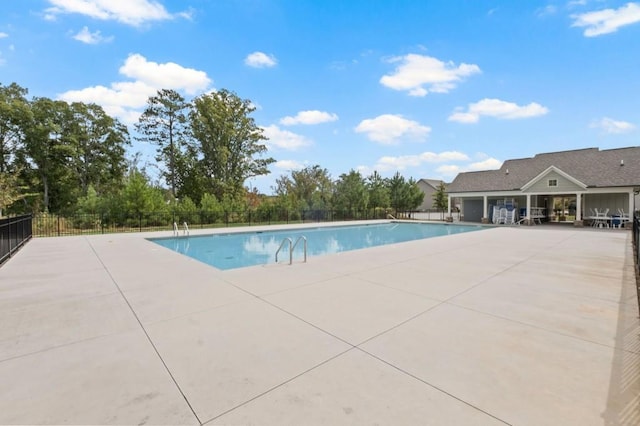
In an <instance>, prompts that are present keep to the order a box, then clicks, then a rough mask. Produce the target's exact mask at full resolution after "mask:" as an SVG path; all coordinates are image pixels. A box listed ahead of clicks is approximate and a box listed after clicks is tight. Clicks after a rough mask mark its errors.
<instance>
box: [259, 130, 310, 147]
mask: <svg viewBox="0 0 640 426" xmlns="http://www.w3.org/2000/svg"><path fill="white" fill-rule="evenodd" d="M262 130H263V132H264V135H265V136H266V137H267V138H268V139H269V140H268V141H266V145H267V146H268V147H269V148H279V149H284V150H288V151H295V150H297V149H300V148H303V147H305V146H309V145H311V144H312V142H311V141H310V140H309V139H307V138H305V137H304V136H302V135H298V134H296V133H293V132H290V131H288V130H282V129H280V128H279V127H278V126H276V125H274V124H272V125H270V126H267V127H262Z"/></svg>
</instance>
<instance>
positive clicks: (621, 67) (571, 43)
mask: <svg viewBox="0 0 640 426" xmlns="http://www.w3.org/2000/svg"><path fill="white" fill-rule="evenodd" d="M639 75H640V2H628V1H614V0H573V1H571V0H565V1H553V0H550V1H535V0H522V1H513V0H483V1H479V0H441V1H437V0H431V1H424V0H395V1H382V0H349V1H329V0H326V1H321V0H315V1H311V0H280V1H275V0H180V1H178V0H126V1H125V0H122V1H121V0H117V1H116V0H21V1H7V0H3V1H1V2H0V82H1V83H3V84H9V83H11V82H16V83H18V84H20V85H21V86H23V87H26V88H28V89H29V95H30V96H46V97H50V98H56V99H64V100H67V101H82V102H95V103H97V104H100V105H102V106H103V107H104V108H105V110H106V111H107V112H108V113H109V114H111V115H112V116H115V117H117V118H119V119H120V120H121V121H122V122H124V123H126V124H128V125H130V129H131V130H132V132H133V126H132V124H133V123H134V122H136V120H137V117H138V115H139V114H140V112H141V111H142V110H143V109H144V106H145V103H146V100H147V98H148V97H149V96H152V95H154V94H155V93H156V91H157V90H158V89H161V88H167V89H174V90H177V91H179V92H180V93H182V94H183V95H184V96H185V97H186V98H188V99H190V98H192V97H194V96H197V95H199V94H202V93H205V92H208V91H211V90H216V89H221V88H224V89H228V90H231V91H233V92H235V93H237V94H238V96H240V97H241V98H244V99H250V100H251V101H252V102H253V103H254V104H255V105H256V108H257V109H256V111H255V112H254V114H253V117H254V118H255V120H256V123H257V124H258V125H259V126H261V127H263V128H264V132H265V135H266V136H268V137H269V141H267V146H268V148H269V152H268V155H269V156H271V157H273V158H275V159H276V160H277V162H276V163H274V164H273V165H272V167H271V171H272V172H271V174H270V175H269V176H266V177H259V178H255V179H252V180H251V181H248V182H247V185H248V186H249V185H251V186H252V187H256V188H258V189H259V190H260V191H261V192H263V193H271V192H272V191H271V187H272V186H273V185H274V182H275V179H276V178H277V177H279V176H281V175H283V174H285V175H288V174H290V171H291V170H293V169H299V168H301V167H305V166H312V165H315V164H319V165H320V166H321V167H323V168H326V169H328V170H329V172H330V173H331V175H332V177H333V178H334V179H337V178H338V177H339V175H340V174H342V173H348V172H349V170H351V169H356V170H359V171H361V173H362V174H363V175H364V176H368V175H369V174H370V173H372V172H373V171H374V170H377V171H378V172H379V173H380V174H381V175H383V176H391V175H393V174H394V173H395V172H396V171H399V172H400V173H401V174H402V175H403V176H405V177H407V178H408V177H413V178H415V179H420V178H430V179H443V180H445V181H451V180H453V178H454V177H455V175H456V174H457V173H458V172H461V171H469V170H486V169H492V168H498V167H499V166H500V164H501V163H502V162H503V161H504V160H507V159H511V158H522V157H529V156H533V155H535V154H536V153H540V152H552V151H561V150H571V149H579V148H588V147H599V148H601V149H609V148H618V147H626V146H638V145H640V144H639V143H638V141H639V136H640V129H639V127H640V108H639V107H640V78H639ZM131 151H132V152H136V151H139V152H141V153H142V154H143V159H144V160H145V161H150V162H152V158H153V153H154V148H153V147H150V146H146V145H144V144H140V143H135V142H134V146H133V147H132V149H131Z"/></svg>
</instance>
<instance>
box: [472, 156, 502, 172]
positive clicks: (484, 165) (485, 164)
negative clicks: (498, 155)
mask: <svg viewBox="0 0 640 426" xmlns="http://www.w3.org/2000/svg"><path fill="white" fill-rule="evenodd" d="M501 166H502V161H500V160H497V159H495V158H486V159H484V160H482V161H476V162H475V163H471V164H469V165H467V166H466V167H465V168H464V171H480V170H498V169H499V168H500V167H501Z"/></svg>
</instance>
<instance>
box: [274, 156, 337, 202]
mask: <svg viewBox="0 0 640 426" xmlns="http://www.w3.org/2000/svg"><path fill="white" fill-rule="evenodd" d="M275 193H276V195H278V196H279V197H286V198H287V199H288V201H289V202H290V203H291V204H292V206H291V207H293V208H298V209H303V210H304V209H325V208H328V207H329V206H330V204H331V198H332V193H333V182H332V181H331V175H330V174H329V171H328V170H327V169H323V168H321V167H320V166H319V165H317V164H316V165H315V166H308V167H305V168H304V169H301V170H293V171H291V177H288V176H281V177H280V178H279V179H276V188H275Z"/></svg>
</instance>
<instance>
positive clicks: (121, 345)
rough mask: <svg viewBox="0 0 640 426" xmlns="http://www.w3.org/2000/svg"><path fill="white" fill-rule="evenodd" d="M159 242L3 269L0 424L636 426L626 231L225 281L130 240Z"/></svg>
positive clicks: (77, 243) (326, 262)
mask: <svg viewBox="0 0 640 426" xmlns="http://www.w3.org/2000/svg"><path fill="white" fill-rule="evenodd" d="M257 229H258V228H257V227H253V228H252V229H251V230H257ZM269 229H274V228H269ZM223 231H224V232H228V231H229V230H223ZM211 232H212V230H204V231H198V232H195V231H192V232H191V234H192V235H193V234H196V233H211ZM170 235H171V233H170V232H164V233H147V234H112V235H96V236H87V237H63V238H45V239H34V240H32V241H30V242H29V243H28V244H27V245H26V246H25V247H24V248H23V249H21V250H20V251H19V252H18V253H17V254H16V255H15V256H14V257H13V258H11V259H10V260H9V261H8V262H7V263H6V264H5V265H3V266H2V267H1V268H0V424H167V425H168V424H171V425H175V424H188V425H198V424H208V425H217V424H234V425H244V424H260V425H302V424H305V425H315V424H324V425H340V424H391V425H400V424H402V425H410V424H416V425H423V424H442V425H494V424H495V425H499V424H513V425H536V426H539V425H637V424H640V338H639V335H640V322H639V320H638V306H637V299H636V290H635V277H634V269H633V259H632V246H631V235H630V232H628V231H625V230H593V229H574V228H566V229H556V228H549V227H531V228H529V227H518V228H514V227H509V228H495V229H489V230H485V231H481V232H471V233H466V234H457V235H451V236H447V237H438V238H432V239H427V240H419V241H412V242H407V243H402V244H394V245H389V246H383V247H375V248H371V249H366V250H358V251H352V252H345V253H340V254H337V255H328V256H322V257H314V258H309V261H308V263H306V264H305V263H299V262H296V263H294V264H293V265H291V266H290V265H286V264H278V265H275V264H273V265H268V266H256V267H250V268H243V269H235V270H228V271H220V270H217V269H215V268H212V267H210V266H207V265H205V264H202V263H200V262H198V261H195V260H192V259H189V258H187V257H185V256H182V255H180V254H178V253H175V252H172V251H170V250H168V249H165V248H162V247H160V246H158V245H156V244H154V243H151V242H149V241H147V240H145V237H151V236H170Z"/></svg>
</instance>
